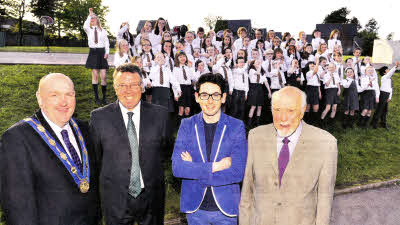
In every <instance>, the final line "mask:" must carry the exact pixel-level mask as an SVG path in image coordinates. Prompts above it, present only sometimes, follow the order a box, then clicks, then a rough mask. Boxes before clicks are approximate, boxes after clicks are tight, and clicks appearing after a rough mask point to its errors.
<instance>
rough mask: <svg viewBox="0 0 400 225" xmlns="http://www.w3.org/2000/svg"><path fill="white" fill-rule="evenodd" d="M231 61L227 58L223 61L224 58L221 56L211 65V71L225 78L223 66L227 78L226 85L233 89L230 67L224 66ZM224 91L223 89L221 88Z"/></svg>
mask: <svg viewBox="0 0 400 225" xmlns="http://www.w3.org/2000/svg"><path fill="white" fill-rule="evenodd" d="M230 63H231V61H230V60H229V61H228V62H225V59H224V58H221V59H219V60H218V61H217V63H216V64H215V65H214V66H213V67H212V71H213V73H219V74H221V75H222V77H223V78H225V74H224V73H225V72H224V68H223V67H225V69H226V73H227V74H226V76H227V78H228V80H227V81H228V85H229V90H230V91H233V77H232V70H231V68H229V67H228V66H226V65H227V64H228V65H230ZM222 91H224V90H222Z"/></svg>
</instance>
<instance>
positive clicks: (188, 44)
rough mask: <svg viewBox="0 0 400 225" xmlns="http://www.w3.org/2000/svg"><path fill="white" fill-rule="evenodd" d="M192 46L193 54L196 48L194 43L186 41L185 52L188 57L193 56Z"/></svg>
mask: <svg viewBox="0 0 400 225" xmlns="http://www.w3.org/2000/svg"><path fill="white" fill-rule="evenodd" d="M190 45H192V46H193V52H194V49H195V46H194V44H193V41H192V44H190V43H189V42H187V41H185V50H184V51H185V53H186V55H192V50H191V48H190Z"/></svg>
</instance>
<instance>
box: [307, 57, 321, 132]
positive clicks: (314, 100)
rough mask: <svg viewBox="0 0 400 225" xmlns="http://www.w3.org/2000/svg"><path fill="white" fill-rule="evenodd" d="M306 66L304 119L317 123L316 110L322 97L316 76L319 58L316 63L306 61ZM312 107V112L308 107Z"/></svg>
mask: <svg viewBox="0 0 400 225" xmlns="http://www.w3.org/2000/svg"><path fill="white" fill-rule="evenodd" d="M306 67H307V68H309V70H308V71H307V73H306V79H307V86H306V94H307V106H306V117H305V118H306V121H307V122H308V123H310V124H312V125H317V124H318V121H319V116H318V110H319V101H320V100H321V99H322V95H321V89H320V86H321V84H320V78H319V76H318V69H319V59H317V64H314V62H313V61H310V62H308V64H307V66H306ZM311 107H312V112H310V109H311Z"/></svg>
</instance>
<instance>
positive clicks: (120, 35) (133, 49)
mask: <svg viewBox="0 0 400 225" xmlns="http://www.w3.org/2000/svg"><path fill="white" fill-rule="evenodd" d="M128 28H129V26H128V24H125V26H123V27H121V29H119V31H118V34H117V42H119V41H121V40H124V37H123V35H124V33H125V32H127V30H128ZM129 38H130V36H129V35H128V40H127V42H128V45H129V48H130V49H131V50H132V53H133V56H137V51H136V47H135V40H133V46H131V43H130V40H129Z"/></svg>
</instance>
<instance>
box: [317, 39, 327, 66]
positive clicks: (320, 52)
mask: <svg viewBox="0 0 400 225" xmlns="http://www.w3.org/2000/svg"><path fill="white" fill-rule="evenodd" d="M321 56H322V57H324V58H325V59H326V60H327V63H329V59H330V57H329V52H328V48H327V45H326V44H325V43H321V44H320V45H319V49H318V51H317V53H315V58H316V59H317V58H320V57H321Z"/></svg>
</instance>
